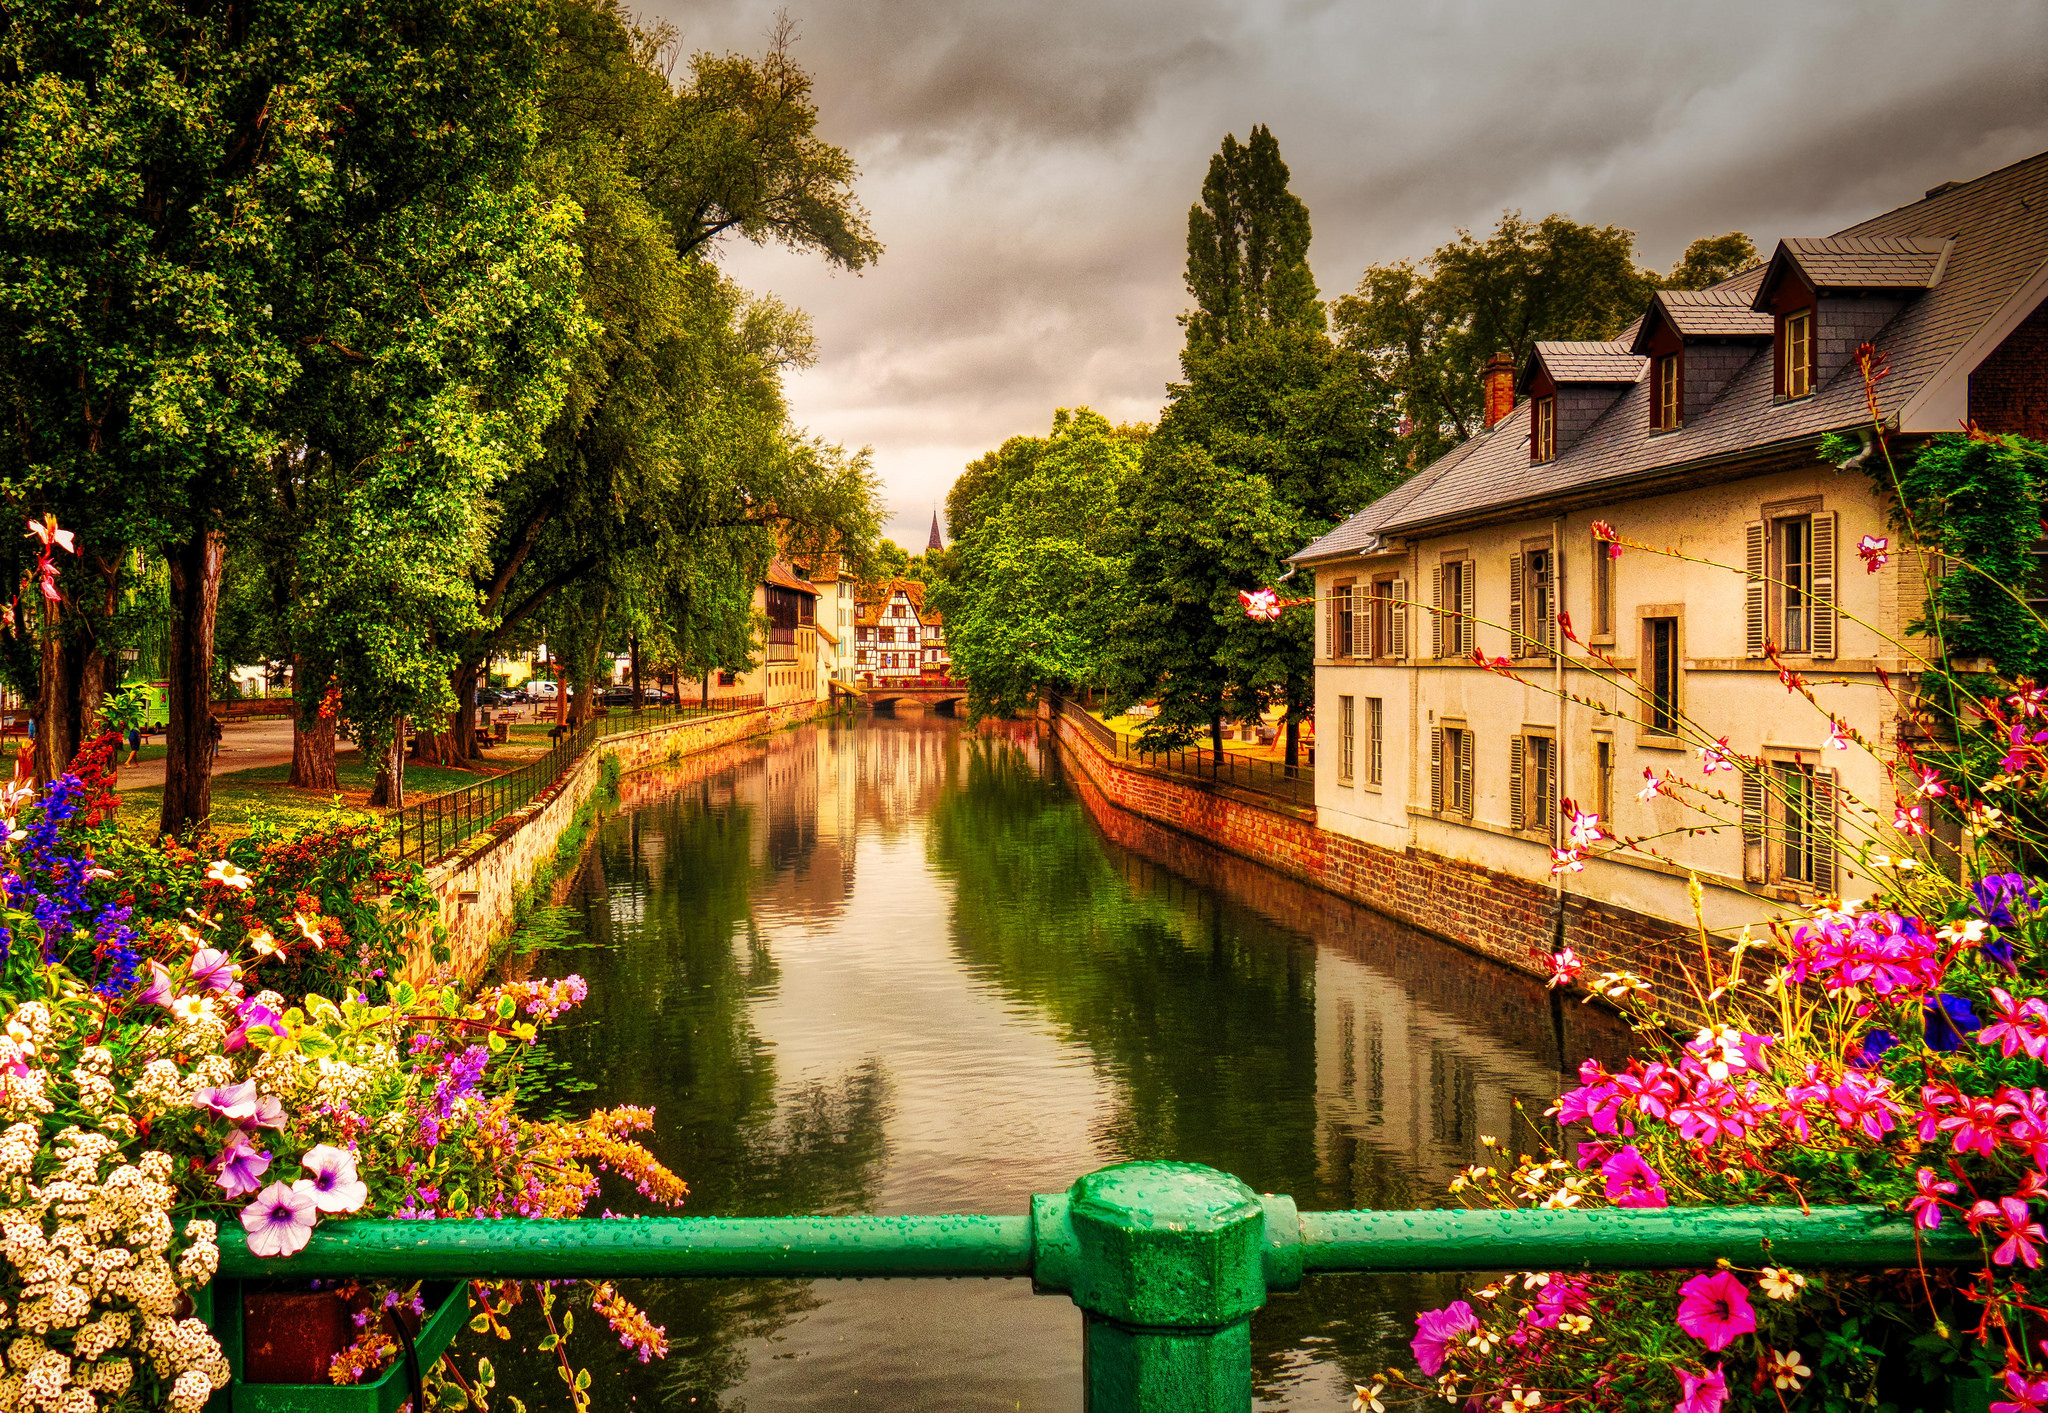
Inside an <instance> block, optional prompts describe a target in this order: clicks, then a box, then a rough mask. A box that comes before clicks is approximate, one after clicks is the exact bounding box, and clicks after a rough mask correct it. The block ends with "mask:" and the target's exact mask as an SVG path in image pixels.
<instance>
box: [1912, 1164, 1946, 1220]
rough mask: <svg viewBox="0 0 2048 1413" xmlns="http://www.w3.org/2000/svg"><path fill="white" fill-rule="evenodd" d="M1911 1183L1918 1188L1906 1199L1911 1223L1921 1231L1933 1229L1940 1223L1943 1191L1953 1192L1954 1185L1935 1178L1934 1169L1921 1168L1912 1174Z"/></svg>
mask: <svg viewBox="0 0 2048 1413" xmlns="http://www.w3.org/2000/svg"><path fill="white" fill-rule="evenodd" d="M1913 1185H1914V1186H1915V1187H1916V1188H1918V1189H1919V1191H1918V1193H1917V1195H1915V1196H1913V1197H1909V1198H1907V1199H1906V1210H1907V1211H1908V1212H1911V1213H1912V1214H1913V1225H1914V1226H1916V1227H1918V1228H1920V1230H1922V1231H1933V1230H1934V1229H1935V1228H1936V1227H1938V1226H1940V1225H1941V1198H1942V1194H1943V1193H1948V1192H1954V1191H1955V1190H1956V1185H1955V1184H1954V1183H1952V1182H1941V1181H1938V1180H1937V1179H1936V1178H1935V1175H1934V1169H1932V1168H1921V1169H1919V1170H1918V1171H1916V1172H1915V1173H1914V1174H1913Z"/></svg>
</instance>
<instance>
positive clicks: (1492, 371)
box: [1480, 349, 1515, 428]
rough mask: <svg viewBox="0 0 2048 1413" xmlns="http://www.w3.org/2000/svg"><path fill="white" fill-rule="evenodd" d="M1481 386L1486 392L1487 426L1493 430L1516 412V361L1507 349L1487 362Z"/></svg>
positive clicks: (1481, 378)
mask: <svg viewBox="0 0 2048 1413" xmlns="http://www.w3.org/2000/svg"><path fill="white" fill-rule="evenodd" d="M1480 386H1481V387H1483V388H1484V389H1485V390H1486V425H1487V426H1488V427H1489V428H1491V427H1492V426H1493V424H1494V423H1496V422H1498V421H1500V419H1501V418H1503V417H1505V416H1507V415H1508V414H1509V413H1510V412H1513V411H1514V410H1515V360H1514V359H1512V358H1510V357H1508V351H1507V350H1506V349H1502V350H1501V351H1500V352H1499V353H1496V354H1494V355H1493V357H1491V358H1489V359H1487V360H1486V371H1485V373H1484V374H1482V375H1481V377H1480Z"/></svg>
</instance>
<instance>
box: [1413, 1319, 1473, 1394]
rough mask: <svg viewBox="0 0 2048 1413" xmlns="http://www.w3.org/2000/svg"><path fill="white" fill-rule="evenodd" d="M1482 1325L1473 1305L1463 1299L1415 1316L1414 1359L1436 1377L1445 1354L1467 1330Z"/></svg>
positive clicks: (1424, 1370) (1441, 1368)
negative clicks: (1474, 1312)
mask: <svg viewBox="0 0 2048 1413" xmlns="http://www.w3.org/2000/svg"><path fill="white" fill-rule="evenodd" d="M1478 1327H1479V1317H1478V1316H1477V1315H1474V1314H1473V1313H1472V1307H1471V1306H1470V1305H1468V1304H1466V1303H1465V1302H1464V1301H1462V1300H1453V1301H1452V1302H1451V1303H1450V1304H1448V1305H1446V1306H1444V1308H1443V1309H1441V1310H1425V1311H1423V1312H1422V1313H1421V1314H1420V1315H1417V1316H1416V1317H1415V1338H1414V1339H1412V1340H1410V1341H1409V1342H1408V1347H1409V1348H1410V1349H1412V1350H1414V1351H1415V1362H1416V1363H1417V1364H1419V1365H1421V1366H1422V1372H1423V1373H1425V1374H1427V1375H1429V1376H1430V1377H1431V1378H1435V1377H1436V1376H1437V1375H1438V1374H1439V1373H1441V1372H1442V1371H1443V1367H1444V1354H1445V1352H1446V1351H1447V1350H1449V1348H1450V1347H1451V1343H1452V1341H1454V1340H1456V1339H1457V1337H1458V1336H1459V1335H1461V1334H1464V1333H1465V1332H1466V1331H1467V1330H1473V1329H1477V1328H1478Z"/></svg>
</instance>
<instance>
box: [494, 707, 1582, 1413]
mask: <svg viewBox="0 0 2048 1413" xmlns="http://www.w3.org/2000/svg"><path fill="white" fill-rule="evenodd" d="M625 796H626V806H627V808H626V809H625V811H624V812H623V813H621V814H620V815H618V816H617V817H615V818H613V819H611V820H609V821H607V823H606V824H605V826H604V827H603V829H602V830H601V831H599V833H598V836H597V838H596V840H595V841H594V842H593V844H592V846H591V848H590V849H589V851H588V852H587V853H586V856H585V862H584V866H583V871H582V873H581V874H580V875H579V876H578V878H577V879H576V881H575V883H574V885H573V889H572V893H571V897H570V902H571V903H572V905H573V906H575V907H576V908H578V909H580V911H581V913H582V915H583V918H584V931H583V936H582V938H581V939H580V944H578V945H570V946H567V947H564V948H562V949H559V950H555V951H551V952H546V953H541V954H539V955H537V956H534V957H529V958H525V959H522V960H521V962H520V965H522V966H529V967H532V968H534V969H537V970H544V971H547V972H551V973H560V972H563V971H568V970H577V971H581V972H582V973H583V974H584V975H585V976H587V977H588V978H589V980H590V983H591V987H590V1000H589V1002H588V1003H587V1005H586V1007H585V1009H584V1011H583V1012H582V1013H581V1016H580V1018H579V1019H578V1020H577V1021H576V1022H575V1023H574V1024H573V1025H570V1026H567V1027H564V1028H563V1029H561V1030H560V1031H559V1032H558V1034H557V1035H556V1037H555V1038H554V1039H552V1040H551V1041H550V1042H549V1045H550V1047H551V1053H552V1057H553V1059H554V1060H555V1061H557V1062H558V1063H559V1066H560V1068H561V1070H562V1072H563V1073H565V1074H567V1075H572V1076H575V1077H576V1079H577V1081H578V1082H579V1084H588V1085H589V1086H591V1088H590V1090H589V1091H588V1092H586V1093H578V1094H576V1095H574V1096H573V1097H574V1100H575V1102H576V1103H578V1104H581V1105H589V1104H592V1103H599V1104H621V1103H631V1104H645V1105H649V1106H651V1107H653V1108H654V1109H655V1110H656V1114H657V1120H656V1132H655V1135H654V1146H655V1149H656V1151H657V1153H659V1154H660V1156H661V1157H662V1159H663V1160H664V1161H665V1162H668V1163H669V1164H671V1165H672V1166H673V1167H675V1168H676V1169H677V1171H679V1172H681V1173H682V1174H683V1176H684V1177H685V1178H686V1179H687V1180H688V1181H689V1182H690V1184H691V1190H692V1191H691V1201H690V1206H689V1210H690V1211H692V1212H695V1213H700V1214H707V1215H708V1214H731V1215H772V1214H782V1213H795V1212H855V1211H947V1210H979V1211H999V1212H1000V1211H1011V1212H1014V1211H1022V1210H1024V1207H1025V1203H1026V1200H1027V1198H1028V1194H1029V1193H1031V1192H1032V1191H1042V1190H1047V1189H1049V1188H1052V1187H1057V1186H1061V1185H1064V1184H1065V1183H1066V1182H1067V1181H1070V1180H1071V1179H1072V1178H1073V1177H1074V1176H1075V1175H1077V1174H1079V1173H1081V1172H1083V1171H1086V1170H1087V1169H1089V1168H1091V1167H1095V1166H1099V1165H1101V1164H1103V1163H1107V1162H1114V1161H1117V1160H1119V1159H1122V1158H1135V1157H1148V1158H1149V1157H1158V1158H1179V1159H1188V1160H1193V1161H1198V1162H1205V1163H1211V1164H1214V1165H1215V1166H1217V1167H1221V1168H1224V1169H1226V1170H1228V1171H1230V1172H1234V1173H1237V1174H1238V1175H1239V1176H1241V1177H1243V1178H1244V1179H1245V1180H1246V1181H1247V1182H1250V1183H1251V1184H1252V1185H1253V1186H1255V1187H1257V1188H1259V1189H1260V1190H1262V1191H1277V1192H1287V1193H1291V1194H1293V1195H1294V1196H1295V1198H1296V1199H1297V1200H1298V1201H1299V1202H1300V1203H1301V1205H1302V1206H1303V1207H1304V1208H1316V1207H1324V1208H1328V1207H1350V1206H1375V1207H1407V1206H1415V1205H1421V1204H1426V1203H1429V1202H1431V1201H1434V1200H1436V1195H1437V1194H1439V1193H1440V1192H1441V1191H1442V1186H1443V1182H1444V1180H1445V1179H1446V1178H1447V1177H1448V1176H1449V1174H1450V1173H1451V1171H1452V1170H1454V1169H1455V1168H1456V1167H1457V1166H1460V1165H1462V1164H1463V1163H1466V1162H1469V1161H1472V1160H1473V1159H1474V1158H1476V1157H1478V1156H1479V1153H1480V1151H1481V1150H1480V1147H1479V1135H1480V1134H1481V1133H1491V1134H1499V1135H1501V1136H1508V1135H1509V1134H1511V1133H1512V1132H1514V1130H1513V1129H1512V1128H1511V1123H1512V1114H1513V1105H1514V1104H1515V1103H1516V1102H1517V1101H1518V1100H1519V1101H1524V1102H1530V1103H1533V1107H1534V1109H1535V1111H1537V1112H1540V1110H1541V1108H1542V1105H1543V1102H1547V1100H1548V1098H1549V1096H1550V1095H1552V1094H1554V1093H1555V1092H1556V1090H1555V1077H1556V1075H1557V1072H1558V1069H1559V1065H1560V1063H1561V1062H1562V1061H1570V1062H1573V1063H1575V1062H1576V1059H1577V1058H1578V1056H1579V1054H1581V1053H1584V1052H1585V1051H1586V1050H1588V1049H1589V1048H1594V1049H1600V1050H1603V1051H1604V1050H1607V1049H1609V1048H1611V1041H1612V1039H1613V1036H1612V1035H1611V1034H1603V1029H1602V1027H1601V1026H1599V1025H1597V1024H1592V1025H1588V1024H1587V1018H1586V1017H1583V1016H1579V1015H1574V1016H1571V1017H1569V1018H1568V1021H1569V1024H1568V1025H1567V1026H1566V1027H1565V1028H1564V1030H1563V1050H1564V1053H1563V1054H1562V1055H1561V1054H1560V1053H1559V1031H1558V1027H1556V1026H1555V1025H1554V1024H1553V1022H1552V1018H1551V1014H1550V1011H1549V1007H1548V1005H1547V1001H1546V998H1545V996H1544V993H1543V990H1542V988H1541V986H1540V985H1538V984H1536V983H1534V982H1529V981H1527V980H1526V979H1523V978H1519V977H1514V976H1510V975H1508V974H1506V973H1504V972H1502V971H1500V970H1499V969H1497V968H1493V967H1490V966H1488V965H1486V964H1484V963H1481V962H1479V961H1477V960H1476V959H1473V958H1471V957H1468V956H1465V955H1464V954H1461V953H1458V952H1456V951H1454V950H1453V949H1450V948H1448V947H1446V946H1444V945H1443V944H1441V943H1438V942H1435V941H1433V940H1431V939H1429V938H1427V937H1425V936H1423V935H1421V934H1419V933H1416V932H1414V931H1413V930H1412V929H1407V928H1402V927H1399V926H1397V925H1395V924H1391V923H1389V922H1387V921H1385V920H1384V919H1379V918H1377V917H1375V916H1374V915H1373V914H1370V913H1367V912H1365V911H1364V910H1363V909H1359V908H1354V907H1350V906H1349V905H1346V904H1343V903H1341V902H1339V901H1338V900H1335V899H1331V898H1329V897H1327V896H1325V895H1322V894H1318V893H1314V892H1312V891H1311V890H1308V889H1306V888H1302V887H1299V886H1297V885H1294V884H1291V883H1288V882H1287V881H1286V880H1284V879H1280V878H1278V877H1277V876H1276V875H1274V874H1271V873H1270V872H1268V871H1265V870H1262V869H1258V868H1256V867H1255V866H1252V865H1249V864H1246V863H1243V862H1242V861H1239V860H1235V859H1230V858H1228V857H1226V856H1223V855H1220V854H1217V853H1215V852H1213V851H1210V850H1207V849H1206V848H1205V847H1204V846H1201V845H1199V844H1197V843H1195V842H1193V841H1190V840H1187V839H1184V838H1182V837H1180V836H1177V835H1169V834H1166V833H1165V832H1164V831H1161V830H1157V829H1155V828H1153V827H1151V826H1145V825H1142V823H1141V822H1138V821H1134V820H1133V819H1132V818H1131V817H1129V816H1122V815H1118V814H1116V813H1115V812H1113V811H1105V810H1104V809H1103V807H1102V806H1101V804H1100V802H1099V801H1097V800H1094V799H1092V798H1090V797H1089V795H1088V792H1087V788H1086V784H1085V781H1079V780H1070V779H1068V778H1067V776H1066V775H1065V773H1064V772H1063V771H1062V769H1061V767H1060V764H1059V762H1058V761H1057V760H1056V759H1053V758H1051V751H1050V748H1049V747H1048V746H1047V745H1046V743H1044V742H1043V741H1041V740H1039V739H1038V738H1037V736H1036V735H1035V734H1034V733H1033V731H1032V730H1031V728H1029V727H1028V726H1022V727H1018V728H1013V729H1008V730H1004V731H998V732H990V733H984V734H982V735H974V734H971V733H967V732H965V731H963V730H961V729H960V728H958V727H957V726H955V725H953V724H951V723H947V722H942V721H937V720H931V719H919V718H914V717H906V718H905V719H902V720H892V719H889V718H886V717H875V718H871V719H868V720H866V721H863V722H861V723H860V724H858V725H843V724H842V725H831V726H818V727H811V728H805V729H802V730H798V731H794V732H788V733H784V734H783V735H780V736H777V737H772V738H769V739H768V740H767V741H766V742H762V743H755V744H753V745H750V746H747V747H744V748H736V749H733V750H730V751H728V752H726V753H724V755H722V756H721V757H719V758H714V759H710V760H699V761H694V762H685V763H682V764H680V765H678V766H675V767H670V768H667V769H664V770H661V771H655V772H649V773H646V774H643V775H640V776H634V777H629V778H628V780H627V781H626V783H625ZM1196 879H1199V880H1200V881H1199V882H1196V881H1193V880H1196ZM1582 1028H1583V1029H1582ZM615 1189H616V1185H608V1187H607V1191H606V1192H605V1194H604V1196H603V1198H602V1201H601V1203H600V1204H599V1205H600V1206H602V1207H608V1208H609V1209H610V1210H613V1211H618V1212H632V1211H638V1210H641V1208H640V1207H639V1206H638V1205H637V1199H636V1198H635V1197H634V1195H633V1194H632V1193H630V1192H629V1191H619V1190H615ZM1449 1284H1450V1282H1449V1280H1448V1278H1424V1277H1417V1278H1395V1279H1322V1280H1317V1281H1312V1282H1311V1283H1310V1284H1309V1286H1308V1287H1307V1288H1306V1289H1304V1291H1303V1292H1302V1293H1301V1294H1299V1295H1297V1296H1293V1297H1287V1298H1281V1299H1277V1300H1276V1301H1275V1302H1274V1303H1273V1304H1272V1305H1271V1306H1270V1307H1269V1308H1268V1309H1267V1310H1266V1311H1264V1312H1262V1313H1261V1314H1260V1315H1259V1316H1258V1318H1257V1319H1256V1320H1255V1321H1254V1326H1253V1338H1254V1351H1255V1358H1256V1361H1257V1372H1258V1385H1259V1390H1260V1395H1261V1402H1262V1403H1265V1404H1270V1405H1274V1406H1278V1405H1280V1404H1282V1403H1286V1404H1290V1405H1297V1406H1309V1405H1313V1404H1321V1405H1324V1406H1329V1407H1333V1408H1334V1407H1341V1406H1342V1403H1343V1400H1344V1399H1345V1398H1348V1392H1349V1391H1348V1388H1347V1387H1345V1382H1346V1380H1350V1379H1363V1378H1364V1377H1365V1376H1366V1375H1367V1374H1368V1373H1369V1372H1370V1371H1371V1370H1373V1369H1375V1368H1379V1367H1383V1366H1384V1365H1385V1364H1386V1363H1387V1362H1389V1361H1390V1360H1393V1359H1396V1358H1402V1357H1405V1355H1406V1338H1407V1335H1408V1334H1409V1333H1410V1331H1411V1328H1412V1327H1411V1325H1410V1323H1409V1317H1410V1315H1411V1313H1412V1311H1413V1310H1414V1309H1416V1308H1418V1307H1419V1306H1423V1305H1426V1304H1430V1303H1435V1302H1438V1301H1440V1300H1441V1299H1443V1298H1447V1292H1448V1289H1449ZM633 1293H634V1295H635V1296H636V1298H639V1299H641V1300H643V1301H645V1302H646V1304H647V1306H648V1307H649V1309H650V1311H651V1313H652V1314H653V1315H654V1317H655V1318H656V1319H657V1320H658V1321H660V1322H662V1323H664V1324H666V1325H667V1327H668V1331H669V1335H670V1339H671V1342H672V1345H673V1349H674V1352H673V1354H672V1355H671V1358H670V1359H669V1361H668V1362H667V1364H666V1365H665V1366H664V1365H652V1366H648V1367H645V1368H643V1367H641V1366H639V1365H637V1364H635V1363H632V1362H631V1361H630V1360H628V1359H627V1358H626V1357H625V1356H624V1355H623V1352H622V1351H619V1350H617V1349H616V1348H614V1347H611V1346H609V1345H605V1344H604V1342H603V1340H602V1337H601V1336H599V1337H597V1338H587V1339H584V1340H580V1341H579V1343H580V1344H581V1345H582V1346H583V1351H584V1353H585V1356H586V1357H589V1358H590V1361H591V1363H592V1365H593V1377H594V1378H595V1379H596V1380H597V1381H598V1383H597V1386H598V1388H599V1389H600V1390H604V1391H605V1393H604V1394H602V1395H601V1396H600V1398H599V1399H598V1404H599V1406H600V1407H605V1408H616V1407H629V1406H637V1405H639V1404H643V1403H644V1404H648V1405H657V1404H658V1405H660V1406H666V1407H705V1408H727V1409H737V1408H740V1407H743V1406H744V1407H751V1408H753V1409H754V1410H756V1413H761V1410H765V1409H768V1408H783V1407H789V1408H796V1407H823V1406H826V1405H830V1406H831V1407H832V1408H833V1409H834V1410H835V1413H837V1410H844V1409H848V1408H868V1407H873V1408H877V1409H880V1408H888V1409H892V1410H894V1409H899V1408H904V1407H915V1408H952V1407H998V1406H999V1407H1003V1408H1011V1407H1019V1408H1041V1407H1042V1408H1074V1407H1078V1401H1079V1383H1078V1379H1079V1353H1080V1350H1079V1320H1078V1317H1077V1316H1076V1315H1075V1314H1074V1312H1073V1310H1072V1308H1071V1306H1069V1305H1068V1304H1067V1303H1066V1302H1064V1301H1059V1300H1053V1299H1034V1298H1033V1297H1031V1296H1030V1295H1029V1293H1028V1288H1027V1287H1025V1286H1024V1285H1023V1283H1021V1282H959V1283H937V1282H902V1283H884V1282H870V1283H853V1282H815V1283H808V1284H806V1283H792V1282H733V1283H720V1284H713V1283H706V1282H695V1283H685V1282H673V1283H647V1284H643V1285H641V1286H640V1287H639V1288H638V1289H637V1290H635V1291H634V1292H633ZM526 1342H527V1343H528V1344H529V1345H530V1343H531V1335H530V1334H529V1335H528V1338H527V1341H526ZM601 1346H602V1347H601ZM493 1355H494V1357H495V1358H496V1359H497V1362H498V1365H499V1368H500V1373H501V1388H503V1389H507V1390H511V1391H514V1392H518V1393H520V1394H521V1395H522V1396H526V1397H527V1398H528V1402H529V1405H530V1406H533V1407H535V1408H539V1407H542V1406H552V1405H550V1404H549V1403H548V1400H549V1399H550V1398H554V1397H555V1396H554V1394H553V1390H554V1389H555V1388H559V1387H560V1385H559V1381H558V1380H556V1379H555V1378H554V1376H553V1374H552V1372H551V1370H550V1369H549V1368H548V1367H547V1366H545V1365H544V1364H543V1363H541V1362H540V1359H539V1357H538V1356H536V1355H531V1354H528V1355H523V1356H522V1355H513V1356H512V1357H507V1356H506V1355H505V1354H504V1353H503V1352H502V1350H500V1351H493ZM529 1390H530V1391H531V1394H530V1395H529V1394H528V1391H529ZM1340 1394H1341V1395H1342V1396H1341V1397H1340ZM556 1402H557V1403H559V1402H560V1400H559V1399H556Z"/></svg>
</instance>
